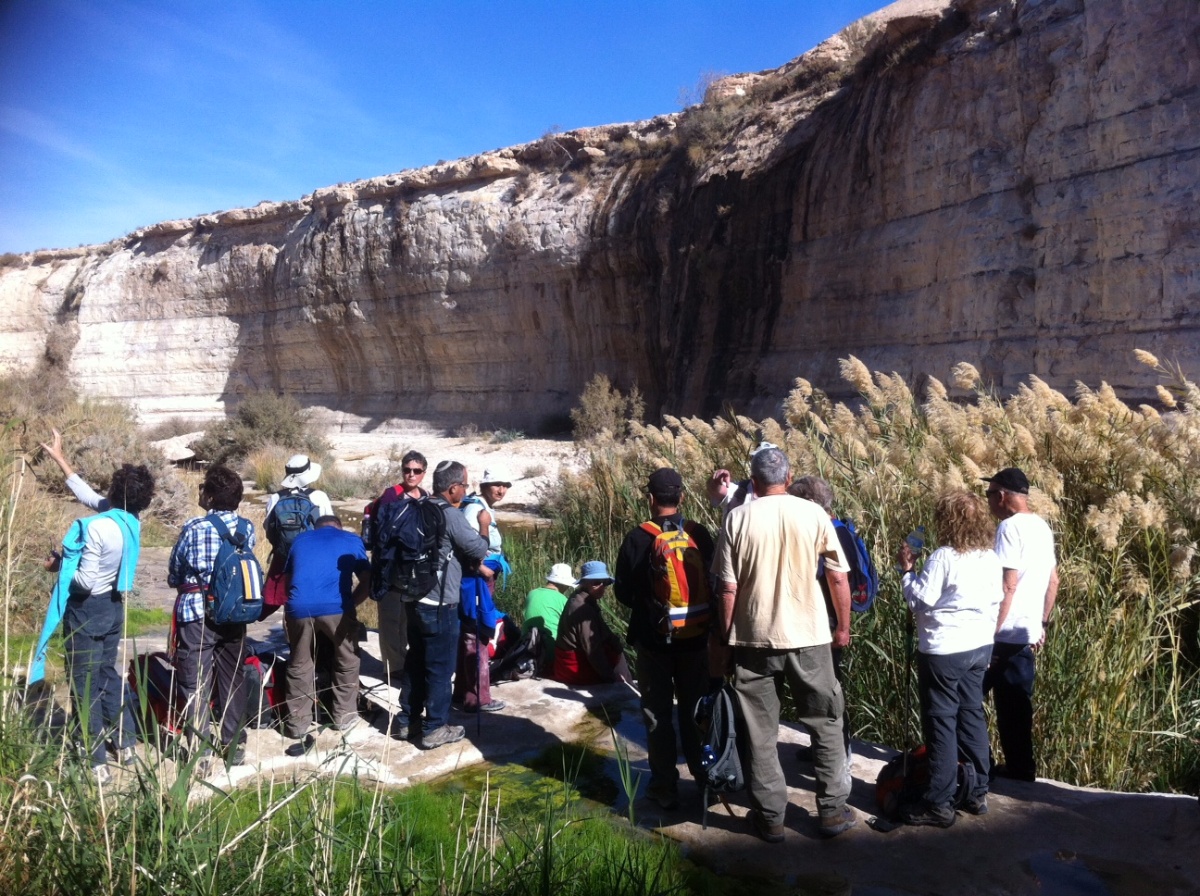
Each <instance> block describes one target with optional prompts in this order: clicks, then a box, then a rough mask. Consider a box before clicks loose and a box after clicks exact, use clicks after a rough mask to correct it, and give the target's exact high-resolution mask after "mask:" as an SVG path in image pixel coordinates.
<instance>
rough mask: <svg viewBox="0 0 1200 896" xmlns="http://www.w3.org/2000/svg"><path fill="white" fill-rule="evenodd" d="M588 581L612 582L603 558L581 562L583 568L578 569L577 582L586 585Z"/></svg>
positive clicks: (609, 583)
mask: <svg viewBox="0 0 1200 896" xmlns="http://www.w3.org/2000/svg"><path fill="white" fill-rule="evenodd" d="M590 582H603V583H604V584H605V585H611V584H612V582H613V577H612V575H610V574H609V571H608V565H607V564H606V563H605V562H604V561H603V560H589V561H588V562H587V563H585V564H583V569H581V570H580V571H579V584H580V585H586V584H588V583H590Z"/></svg>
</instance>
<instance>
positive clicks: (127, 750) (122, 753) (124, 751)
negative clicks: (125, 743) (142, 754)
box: [117, 747, 137, 768]
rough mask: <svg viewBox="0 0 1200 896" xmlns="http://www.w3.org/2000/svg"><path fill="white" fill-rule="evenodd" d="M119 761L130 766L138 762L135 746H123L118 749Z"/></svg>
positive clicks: (127, 766)
mask: <svg viewBox="0 0 1200 896" xmlns="http://www.w3.org/2000/svg"><path fill="white" fill-rule="evenodd" d="M117 762H119V763H121V765H123V766H125V767H126V768H129V767H130V766H132V765H133V764H134V763H136V762H137V751H136V750H134V748H133V747H122V748H121V749H120V750H118V751H117Z"/></svg>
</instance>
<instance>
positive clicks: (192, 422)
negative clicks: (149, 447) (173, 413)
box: [143, 417, 209, 442]
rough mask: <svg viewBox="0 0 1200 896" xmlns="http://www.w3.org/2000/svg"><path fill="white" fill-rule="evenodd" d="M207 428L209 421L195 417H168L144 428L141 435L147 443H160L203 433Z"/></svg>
mask: <svg viewBox="0 0 1200 896" xmlns="http://www.w3.org/2000/svg"><path fill="white" fill-rule="evenodd" d="M208 426H209V421H207V420H201V419H199V418H195V417H170V418H168V419H166V420H163V421H162V422H161V423H156V424H154V425H153V426H148V427H146V428H145V429H144V430H143V434H144V435H145V437H146V440H147V441H150V442H161V441H162V440H163V439H173V438H175V437H176V436H186V435H187V434H188V433H193V432H203V431H204V430H205V429H207V428H208Z"/></svg>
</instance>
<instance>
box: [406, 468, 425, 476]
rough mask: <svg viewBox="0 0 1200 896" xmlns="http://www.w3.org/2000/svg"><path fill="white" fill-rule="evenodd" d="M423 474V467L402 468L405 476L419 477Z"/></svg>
mask: <svg viewBox="0 0 1200 896" xmlns="http://www.w3.org/2000/svg"><path fill="white" fill-rule="evenodd" d="M424 472H425V468H424V467H405V468H404V475H405V476H419V475H420V474H421V473H424Z"/></svg>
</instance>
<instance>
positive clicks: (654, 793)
mask: <svg viewBox="0 0 1200 896" xmlns="http://www.w3.org/2000/svg"><path fill="white" fill-rule="evenodd" d="M646 799H648V800H650V802H652V803H655V804H656V805H657V806H658V807H659V808H660V809H665V810H666V811H668V812H670V811H671V810H673V809H678V808H679V792H678V790H677V788H676V786H675V785H674V784H660V783H659V782H657V781H651V782H650V783H649V784H648V785H647V787H646Z"/></svg>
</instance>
